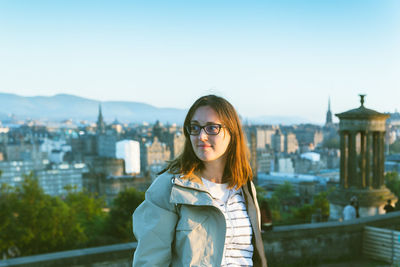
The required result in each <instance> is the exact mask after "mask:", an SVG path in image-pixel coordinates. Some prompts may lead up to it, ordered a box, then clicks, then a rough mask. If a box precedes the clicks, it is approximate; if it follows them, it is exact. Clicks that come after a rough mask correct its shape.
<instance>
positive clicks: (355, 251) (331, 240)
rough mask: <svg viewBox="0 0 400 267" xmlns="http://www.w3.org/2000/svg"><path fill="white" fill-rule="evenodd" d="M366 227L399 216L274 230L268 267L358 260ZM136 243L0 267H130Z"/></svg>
mask: <svg viewBox="0 0 400 267" xmlns="http://www.w3.org/2000/svg"><path fill="white" fill-rule="evenodd" d="M365 225H369V226H375V227H381V228H388V229H397V230H399V228H400V212H392V213H390V214H385V215H378V216H372V217H366V218H359V219H356V220H353V221H346V222H325V223H314V224H300V225H291V226H280V227H275V228H274V229H273V230H272V231H268V232H265V233H263V240H264V246H265V253H266V255H267V259H268V266H269V267H274V266H285V265H288V264H294V265H296V266H312V265H314V264H317V263H325V262H330V261H337V260H345V259H357V258H361V256H362V238H363V228H364V226H365ZM135 248H136V243H127V244H118V245H112V246H104V247H97V248H86V249H81V250H72V251H64V252H57V253H50V254H42V255H36V256H30V257H21V258H16V259H10V260H3V261H0V267H3V266H20V267H27V266H30V267H39V266H40V267H50V266H57V267H61V266H72V267H101V266H111V267H113V266H131V265H132V257H133V252H134V250H135Z"/></svg>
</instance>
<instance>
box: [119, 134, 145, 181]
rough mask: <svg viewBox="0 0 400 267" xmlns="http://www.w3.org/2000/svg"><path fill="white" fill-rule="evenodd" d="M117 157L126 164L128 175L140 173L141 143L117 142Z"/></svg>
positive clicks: (130, 141)
mask: <svg viewBox="0 0 400 267" xmlns="http://www.w3.org/2000/svg"><path fill="white" fill-rule="evenodd" d="M116 157H117V158H118V159H123V160H124V162H125V173H126V174H139V173H140V143H139V142H138V141H134V140H122V141H119V142H117V151H116Z"/></svg>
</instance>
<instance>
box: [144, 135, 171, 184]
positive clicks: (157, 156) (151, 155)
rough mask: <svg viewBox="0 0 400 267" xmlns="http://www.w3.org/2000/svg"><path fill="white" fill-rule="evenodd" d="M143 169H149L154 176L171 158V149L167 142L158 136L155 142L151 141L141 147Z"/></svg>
mask: <svg viewBox="0 0 400 267" xmlns="http://www.w3.org/2000/svg"><path fill="white" fill-rule="evenodd" d="M141 151H142V152H143V153H141V162H142V170H144V171H147V172H149V173H150V175H151V176H152V177H153V178H154V177H155V176H156V174H157V173H158V172H160V171H161V170H162V169H163V168H164V167H165V166H166V163H167V161H168V160H170V158H171V151H170V149H169V147H168V146H167V145H166V144H165V143H161V142H160V141H159V140H158V138H157V137H154V140H153V142H151V141H149V142H147V143H145V144H143V145H142V147H141Z"/></svg>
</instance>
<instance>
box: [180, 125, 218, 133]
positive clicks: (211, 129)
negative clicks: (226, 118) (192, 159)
mask: <svg viewBox="0 0 400 267" xmlns="http://www.w3.org/2000/svg"><path fill="white" fill-rule="evenodd" d="M221 128H223V126H222V125H221V124H207V125H204V126H200V125H198V124H190V125H188V126H186V131H187V132H188V133H189V134H190V135H199V134H200V132H201V129H204V131H205V132H206V134H208V135H217V134H219V132H220V131H221Z"/></svg>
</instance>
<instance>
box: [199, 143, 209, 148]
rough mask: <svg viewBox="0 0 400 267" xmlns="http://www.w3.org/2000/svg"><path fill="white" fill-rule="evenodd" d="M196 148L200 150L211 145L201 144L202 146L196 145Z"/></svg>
mask: <svg viewBox="0 0 400 267" xmlns="http://www.w3.org/2000/svg"><path fill="white" fill-rule="evenodd" d="M197 147H200V148H208V147H211V145H205V144H202V145H197Z"/></svg>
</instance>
